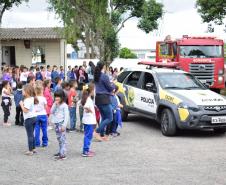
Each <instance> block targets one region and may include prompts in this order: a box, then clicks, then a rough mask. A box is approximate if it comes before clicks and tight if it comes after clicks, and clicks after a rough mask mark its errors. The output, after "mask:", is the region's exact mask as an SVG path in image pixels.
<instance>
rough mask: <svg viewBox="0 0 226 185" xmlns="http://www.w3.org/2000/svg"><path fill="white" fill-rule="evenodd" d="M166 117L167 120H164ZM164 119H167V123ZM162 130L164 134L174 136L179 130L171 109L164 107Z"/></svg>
mask: <svg viewBox="0 0 226 185" xmlns="http://www.w3.org/2000/svg"><path fill="white" fill-rule="evenodd" d="M163 119H166V120H163ZM164 121H167V123H166V122H165V123H164ZM161 131H162V134H163V135H164V136H174V135H175V134H176V132H177V126H176V123H175V118H174V115H173V113H172V111H171V110H170V109H167V108H165V109H163V111H162V114H161Z"/></svg>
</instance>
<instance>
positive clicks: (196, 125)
mask: <svg viewBox="0 0 226 185" xmlns="http://www.w3.org/2000/svg"><path fill="white" fill-rule="evenodd" d="M116 84H117V85H118V86H119V90H120V94H119V97H120V99H121V101H122V103H123V104H124V108H123V110H122V117H123V120H126V119H127V117H128V114H129V113H136V114H140V115H143V116H145V117H148V118H151V119H155V120H157V121H158V122H159V123H160V124H161V131H162V134H163V135H165V136H173V135H175V134H176V133H177V130H178V129H213V130H214V131H215V132H217V133H224V132H225V131H226V99H225V97H223V96H221V95H219V94H217V93H215V92H213V91H211V90H209V89H208V88H206V86H205V85H203V84H202V83H201V82H200V81H198V80H197V79H196V78H195V77H194V76H192V75H191V74H189V73H186V72H184V71H180V70H176V69H168V68H167V69H166V68H155V67H150V68H149V69H147V68H145V69H144V68H140V69H139V68H138V69H125V70H124V71H123V72H122V73H121V74H120V75H119V76H118V79H117V83H116Z"/></svg>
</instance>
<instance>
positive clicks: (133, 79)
mask: <svg viewBox="0 0 226 185" xmlns="http://www.w3.org/2000/svg"><path fill="white" fill-rule="evenodd" d="M140 75H141V72H140V71H135V72H133V73H131V74H130V75H129V76H128V78H127V81H126V83H125V84H127V85H130V86H133V87H137V84H138V82H139V79H140Z"/></svg>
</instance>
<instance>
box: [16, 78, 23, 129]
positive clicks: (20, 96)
mask: <svg viewBox="0 0 226 185" xmlns="http://www.w3.org/2000/svg"><path fill="white" fill-rule="evenodd" d="M22 88H23V83H22V82H18V83H17V90H16V91H15V92H14V101H15V106H16V117H15V125H18V126H23V125H24V117H23V111H22V109H21V106H20V101H22V100H23V98H24V97H23V92H22Z"/></svg>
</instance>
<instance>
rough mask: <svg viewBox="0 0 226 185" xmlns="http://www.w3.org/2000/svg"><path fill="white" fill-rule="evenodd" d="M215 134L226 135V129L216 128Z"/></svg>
mask: <svg viewBox="0 0 226 185" xmlns="http://www.w3.org/2000/svg"><path fill="white" fill-rule="evenodd" d="M214 132H215V133H216V134H224V133H225V132H226V129H225V128H215V129H214Z"/></svg>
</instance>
